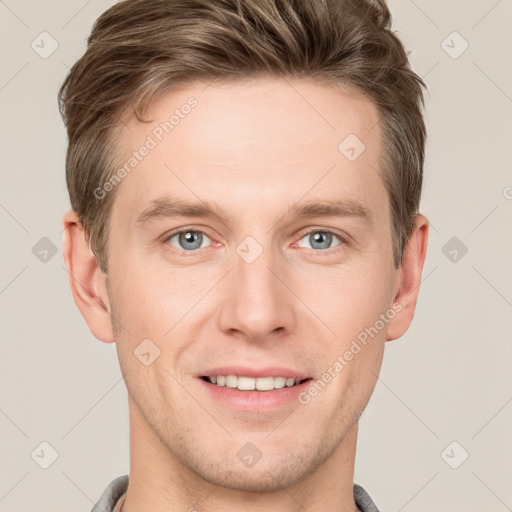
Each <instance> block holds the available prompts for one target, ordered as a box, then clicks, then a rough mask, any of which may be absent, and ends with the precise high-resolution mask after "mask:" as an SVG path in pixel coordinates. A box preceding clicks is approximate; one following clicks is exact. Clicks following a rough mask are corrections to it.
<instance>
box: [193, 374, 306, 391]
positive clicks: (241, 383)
mask: <svg viewBox="0 0 512 512" xmlns="http://www.w3.org/2000/svg"><path fill="white" fill-rule="evenodd" d="M200 378H201V379H202V380H203V381H205V382H208V383H209V384H212V385H214V386H218V387H226V388H231V389H237V390H239V391H274V390H277V389H283V388H290V387H295V386H299V385H300V384H302V383H304V382H307V381H309V380H312V377H307V378H305V379H301V378H299V377H284V376H275V377H273V376H268V377H250V376H246V375H233V374H228V375H212V376H208V375H203V376H201V377H200Z"/></svg>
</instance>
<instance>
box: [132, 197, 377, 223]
mask: <svg viewBox="0 0 512 512" xmlns="http://www.w3.org/2000/svg"><path fill="white" fill-rule="evenodd" d="M289 215H292V216H294V217H295V218H297V219H305V218H311V217H355V218H360V219H362V220H363V221H365V222H367V223H369V224H371V222H372V217H371V214H370V211H369V210H368V208H367V207H366V206H365V205H363V204H362V203H361V202H359V201H357V200H354V199H339V200H332V199H329V200H327V199H326V200H321V201H311V202H307V203H303V204H294V205H292V206H291V207H290V208H289V209H288V212H287V213H286V214H285V215H284V216H283V217H286V216H289ZM173 217H204V218H212V219H217V220H220V221H221V222H222V223H224V224H226V222H227V221H228V218H229V216H228V215H227V214H225V213H223V211H222V208H221V207H220V206H219V205H218V204H217V203H215V202H210V201H201V202H198V203H190V202H187V201H183V200H181V199H173V198H170V197H168V196H166V197H161V198H158V199H154V200H153V201H152V202H151V204H150V206H149V207H147V208H146V209H144V210H143V211H142V212H141V213H140V214H139V215H138V216H137V218H136V220H135V226H136V227H138V228H142V227H144V226H145V225H146V224H148V223H150V222H152V221H154V220H157V219H161V218H173Z"/></svg>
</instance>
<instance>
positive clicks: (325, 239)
mask: <svg viewBox="0 0 512 512" xmlns="http://www.w3.org/2000/svg"><path fill="white" fill-rule="evenodd" d="M334 238H337V239H338V240H340V242H341V239H340V237H339V236H338V235H335V234H334V233H331V232H329V231H320V230H317V231H311V232H309V233H307V234H306V235H304V236H303V237H302V238H301V240H304V239H306V240H307V241H308V243H309V244H310V248H311V249H315V250H318V249H320V250H321V249H330V248H331V244H332V241H333V239H334Z"/></svg>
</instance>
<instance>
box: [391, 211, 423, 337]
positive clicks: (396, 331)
mask: <svg viewBox="0 0 512 512" xmlns="http://www.w3.org/2000/svg"><path fill="white" fill-rule="evenodd" d="M427 245H428V220H427V218H426V217H425V216H424V215H418V216H417V217H416V220H415V224H414V229H413V232H412V233H411V237H410V238H409V241H408V243H407V245H406V247H405V249H404V254H403V257H402V263H401V265H400V269H399V270H398V272H397V276H396V279H397V284H396V287H395V298H394V301H393V302H394V304H395V305H396V309H398V308H399V312H398V314H397V315H396V316H395V317H394V318H393V320H391V321H390V322H389V324H388V327H387V332H386V340H387V341H391V340H395V339H397V338H400V337H401V336H403V335H404V334H405V332H406V331H407V329H408V328H409V326H410V324H411V322H412V319H413V317H414V311H415V309H416V301H417V299H418V293H419V289H420V283H421V274H422V271H423V264H424V262H425V257H426V255H427Z"/></svg>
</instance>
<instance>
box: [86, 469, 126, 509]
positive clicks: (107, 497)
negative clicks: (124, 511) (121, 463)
mask: <svg viewBox="0 0 512 512" xmlns="http://www.w3.org/2000/svg"><path fill="white" fill-rule="evenodd" d="M128 479H129V477H128V475H122V476H118V477H117V478H115V479H114V480H112V482H110V483H109V484H108V486H107V488H106V489H105V490H104V491H103V494H102V495H101V496H100V499H99V500H98V503H96V505H94V507H93V509H92V510H91V512H112V511H113V509H114V507H115V505H116V503H117V500H118V499H119V498H120V497H121V496H122V495H123V493H124V492H125V491H126V489H127V488H128Z"/></svg>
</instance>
